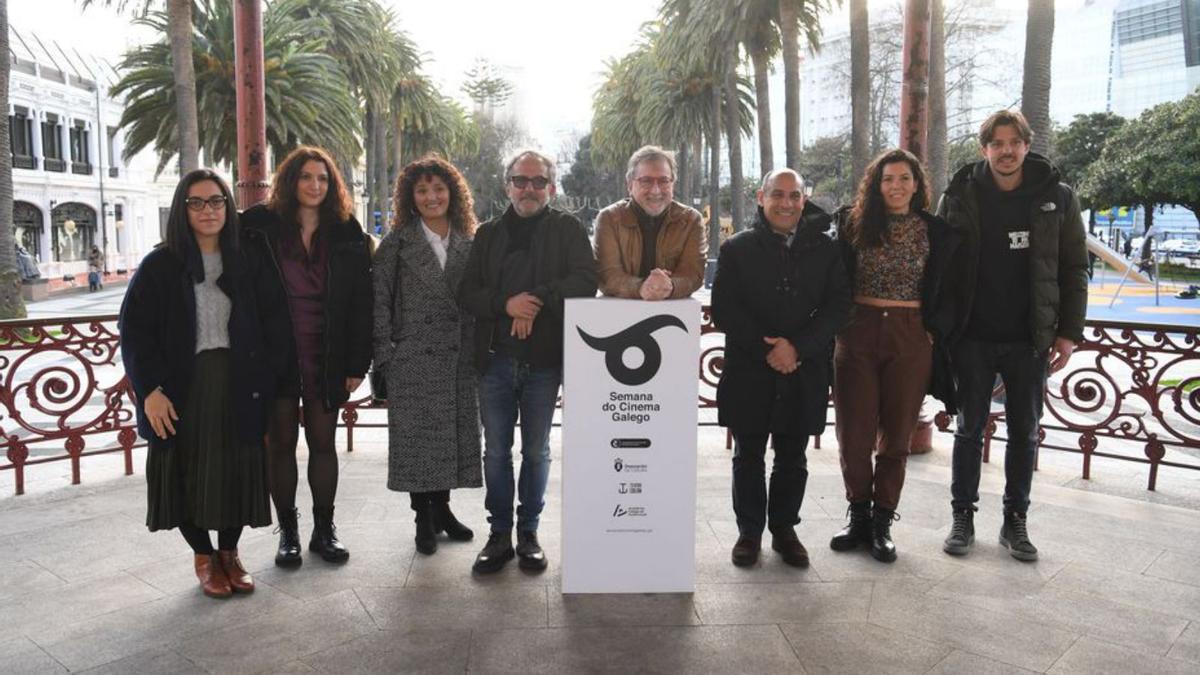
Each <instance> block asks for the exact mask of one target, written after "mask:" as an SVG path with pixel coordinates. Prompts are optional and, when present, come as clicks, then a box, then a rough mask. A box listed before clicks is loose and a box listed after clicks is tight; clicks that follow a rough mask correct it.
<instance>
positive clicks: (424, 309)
mask: <svg viewBox="0 0 1200 675" xmlns="http://www.w3.org/2000/svg"><path fill="white" fill-rule="evenodd" d="M470 250H471V240H470V239H468V238H467V237H466V236H465V235H463V234H462V233H460V232H458V231H456V230H453V229H451V231H450V240H449V242H448V246H447V254H446V269H445V270H442V268H441V267H440V266H439V265H438V261H437V256H436V255H435V254H434V252H433V248H431V247H430V245H429V242H428V241H426V240H425V234H424V231H423V229H422V227H421V226H420V224H419V223H417V224H415V225H407V226H401V227H400V228H398V229H396V230H393V231H392V232H391V233H389V234H388V235H387V236H386V237H384V239H383V242H382V243H380V245H379V250H378V251H377V252H376V253H375V263H374V266H373V267H374V272H373V274H374V283H375V363H376V367H377V368H384V369H385V370H384V372H385V373H386V377H387V381H388V483H387V486H388V489H391V490H398V491H403V492H431V491H434V490H450V489H453V488H460V487H479V486H480V485H482V483H483V477H482V468H481V466H480V443H479V403H478V399H477V386H476V374H475V367H474V365H473V364H472V361H471V349H470V345H471V340H472V339H473V331H474V320H473V319H472V317H471V315H469V314H467V313H466V312H464V311H462V310H461V309H460V308H459V306H458V302H457V301H456V300H455V296H456V293H457V290H458V284H459V282H460V281H461V280H462V275H463V269H464V268H465V267H466V263H467V254H468V253H469V252H470ZM397 265H398V266H399V274H400V278H399V284H398V286H397V287H394V286H393V283H394V275H395V274H396V272H397ZM394 289H395V290H396V292H393V290H394ZM393 307H394V310H393ZM393 312H394V314H395V317H396V323H397V324H398V326H397V327H396V329H395V330H393V327H392V315H393ZM393 338H394V341H393ZM381 364H382V365H381Z"/></svg>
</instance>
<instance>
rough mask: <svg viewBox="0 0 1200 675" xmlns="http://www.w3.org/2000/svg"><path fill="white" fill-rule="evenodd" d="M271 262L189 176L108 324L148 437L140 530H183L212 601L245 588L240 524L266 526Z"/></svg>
mask: <svg viewBox="0 0 1200 675" xmlns="http://www.w3.org/2000/svg"><path fill="white" fill-rule="evenodd" d="M270 264H271V263H270V254H269V251H268V250H267V243H266V240H265V239H264V238H263V237H262V236H260V235H258V234H256V233H252V232H243V233H241V236H239V231H238V221H237V212H236V211H235V210H234V208H233V195H232V194H231V193H230V191H229V187H228V186H226V185H225V183H224V181H222V180H221V178H220V177H219V176H218V175H217V174H215V173H213V172H212V171H210V170H208V169H197V170H195V171H191V172H189V173H188V174H187V175H185V176H184V177H183V179H182V180H181V181H180V183H179V186H178V187H177V188H176V189H175V197H174V199H173V200H172V203H171V210H170V215H169V216H168V218H167V237H166V244H165V245H164V246H160V247H158V248H156V249H154V250H153V251H151V252H150V253H149V254H148V255H147V256H146V257H145V259H144V260H143V261H142V263H141V265H139V266H138V269H137V272H136V273H135V274H134V276H133V280H132V281H131V282H130V284H129V290H128V291H127V292H126V294H125V301H124V303H123V304H122V305H121V314H120V319H119V321H118V325H119V329H120V333H121V359H122V362H123V363H124V366H125V373H126V375H128V377H129V382H130V384H131V386H132V387H133V392H134V396H135V397H136V400H137V402H138V404H139V405H138V406H137V418H138V433H140V434H141V435H142V437H143V438H145V439H146V440H147V441H148V443H149V446H150V450H149V452H148V454H147V455H146V482H147V484H148V490H147V501H148V509H147V516H146V525H147V527H149V528H150V530H151V531H152V532H153V531H157V530H170V529H175V528H178V529H179V531H180V533H181V534H182V535H183V538H184V539H185V540H187V543H188V545H189V546H191V548H192V551H193V553H194V568H195V572H196V576H197V578H199V580H200V587H201V589H202V590H203V591H204V593H205V594H206V595H209V596H211V597H218V598H224V597H229V596H230V595H231V594H232V593H235V592H237V593H250V592H252V591H253V590H254V580H253V579H252V578H251V577H250V575H249V574H247V573H246V568H245V567H244V566H243V565H242V561H241V559H240V557H239V555H238V541H239V539H240V538H241V534H242V529H243V528H244V527H245V526H247V525H249V526H250V527H262V526H264V525H270V524H271V507H270V502H269V500H268V496H267V465H266V455H265V449H264V447H263V434H264V432H265V431H266V419H267V402H268V401H270V400H271V399H272V397H273V395H274V391H275V387H276V384H277V382H278V379H279V376H280V374H281V373H282V372H283V370H284V360H283V358H282V355H283V354H284V353H285V352H284V347H285V344H286V340H287V322H286V317H285V316H284V314H283V312H284V304H283V302H284V298H283V289H282V288H281V287H280V286H279V282H278V279H277V278H276V277H275V275H274V273H273V272H272V270H270V269H269V266H270ZM210 530H216V531H217V533H218V536H217V549H216V550H215V551H214V549H213V545H212V540H211V539H210V535H209V531H210Z"/></svg>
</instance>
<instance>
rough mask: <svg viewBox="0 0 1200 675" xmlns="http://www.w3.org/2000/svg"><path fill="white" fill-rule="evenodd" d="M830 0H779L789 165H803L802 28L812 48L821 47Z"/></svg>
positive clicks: (793, 166) (785, 132)
mask: <svg viewBox="0 0 1200 675" xmlns="http://www.w3.org/2000/svg"><path fill="white" fill-rule="evenodd" d="M828 9H829V2H828V0H779V35H780V39H781V45H780V47H781V50H782V51H783V124H784V138H785V150H786V153H785V154H786V160H787V166H788V167H789V168H792V169H799V166H800V30H801V29H803V30H804V33H805V36H806V38H807V40H808V44H809V47H810V48H811V49H817V48H819V47H820V41H821V20H820V16H819V14H820V13H821V12H823V11H825V10H828Z"/></svg>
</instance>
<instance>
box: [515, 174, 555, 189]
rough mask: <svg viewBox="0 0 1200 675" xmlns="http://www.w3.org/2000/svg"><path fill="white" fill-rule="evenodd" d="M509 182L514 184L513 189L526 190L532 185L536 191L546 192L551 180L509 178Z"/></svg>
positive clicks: (521, 177)
mask: <svg viewBox="0 0 1200 675" xmlns="http://www.w3.org/2000/svg"><path fill="white" fill-rule="evenodd" d="M508 182H510V183H512V184H513V187H515V188H517V189H518V190H524V189H525V188H527V187H529V186H530V185H532V186H533V189H534V190H544V189H546V186H547V185H549V184H550V179H549V178H546V177H545V176H532V177H530V176H509V177H508Z"/></svg>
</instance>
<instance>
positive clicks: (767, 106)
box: [750, 50, 775, 176]
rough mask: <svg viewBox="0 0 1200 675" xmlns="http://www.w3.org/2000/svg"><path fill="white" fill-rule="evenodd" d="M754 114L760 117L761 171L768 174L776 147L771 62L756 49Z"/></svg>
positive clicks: (752, 57)
mask: <svg viewBox="0 0 1200 675" xmlns="http://www.w3.org/2000/svg"><path fill="white" fill-rule="evenodd" d="M750 58H751V60H753V61H754V105H755V111H754V116H755V117H757V118H758V158H759V173H760V175H762V176H765V175H767V174H768V173H769V172H770V171H771V170H772V169H774V168H775V148H774V147H773V144H772V143H771V89H770V87H771V85H770V84H769V81H768V72H767V70H768V68H769V67H770V62H769V60H768V59H767V56H766V54H764V53H762V52H761V51H757V50H756V51H754V52H753V53H751V54H750Z"/></svg>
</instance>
